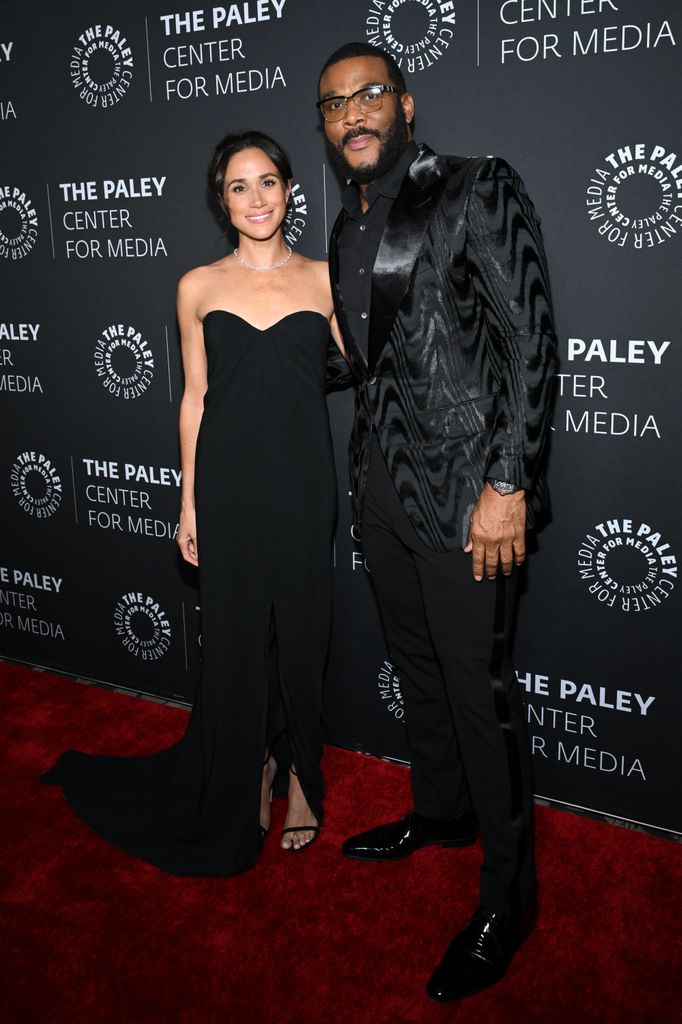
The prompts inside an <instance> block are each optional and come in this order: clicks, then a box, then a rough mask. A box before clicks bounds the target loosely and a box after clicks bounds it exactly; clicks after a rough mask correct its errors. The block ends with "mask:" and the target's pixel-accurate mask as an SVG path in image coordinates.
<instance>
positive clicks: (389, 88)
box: [315, 82, 405, 124]
mask: <svg viewBox="0 0 682 1024" xmlns="http://www.w3.org/2000/svg"><path fill="white" fill-rule="evenodd" d="M370 89H380V90H381V102H380V104H379V106H378V107H376V110H381V108H382V107H383V105H384V93H387V92H389V93H396V94H398V95H399V94H400V93H402V92H405V90H404V89H399V88H398V86H397V85H384V84H383V83H382V82H371V83H370V84H369V85H363V87H362V89H356V90H355V92H352V93H351V94H350V96H325V97H324V99H321V100H318V101H317V103H316V104H315V106H316V107H317V109H318V110H319V112H320V113H321V114H322V117H323V118H324V120H325V121H326V122H327V124H336V123H337V122H338V121H342V120H343V118H344V117H345V115H346V113H347V111H348V103H349V101H350V100H352V101H353V103H354V104H355V106H356V107H357V108H358V110H359V111H360V113H361V114H368V113H373V111H368V110H363V109H362V107H361V106H360V104H359V103H358V101H357V100H356V98H355V97H356V96H358V95H359V94H360V93H361V92H368V91H369V90H370ZM330 100H344V102H345V104H346V106H345V107H344V109H343V110H342V111H341V117H337V118H336V120H334V121H329V120H328V119H327V118H326V117H325V116H324V111H323V110H322V104H323V103H329V101H330Z"/></svg>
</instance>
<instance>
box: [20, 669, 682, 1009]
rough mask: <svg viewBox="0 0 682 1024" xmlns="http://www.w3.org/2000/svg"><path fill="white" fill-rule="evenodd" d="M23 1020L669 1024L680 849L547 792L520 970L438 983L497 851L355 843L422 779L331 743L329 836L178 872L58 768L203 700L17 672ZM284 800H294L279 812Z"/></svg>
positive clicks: (168, 738)
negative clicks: (240, 866) (109, 836)
mask: <svg viewBox="0 0 682 1024" xmlns="http://www.w3.org/2000/svg"><path fill="white" fill-rule="evenodd" d="M0 688H1V692H0V702H1V703H0V706H1V707H2V713H3V716H4V718H5V722H4V727H3V735H4V737H5V743H4V749H3V753H2V759H3V761H2V766H1V768H0V770H1V772H2V780H3V783H4V785H3V792H2V807H1V810H2V836H3V844H2V846H3V849H2V857H1V862H0V864H1V871H2V874H1V879H2V892H3V895H2V936H3V938H2V942H3V947H4V949H3V955H2V966H1V967H0V972H1V973H2V974H3V975H4V977H3V978H2V997H0V998H1V1003H0V1013H1V1014H2V1020H3V1022H6V1024H14V1022H19V1021H22V1022H24V1021H25V1022H29V1024H74V1022H79V1024H80V1022H82V1024H105V1022H107V1024H108V1022H112V1024H113V1022H116V1024H157V1022H158V1024H293V1022H296V1024H306V1022H309V1024H319V1022H329V1024H432V1022H433V1024H440V1022H449V1021H457V1022H458V1024H460V1022H461V1024H473V1022H476V1024H502V1022H504V1024H508V1022H510V1024H516V1022H517V1021H518V1022H519V1024H535V1022H537V1024H539V1022H543V1024H545V1022H549V1024H563V1022H566V1024H568V1022H570V1024H588V1022H594V1024H640V1022H641V1024H670V1022H673V1021H679V1020H682V1015H681V1013H680V1006H679V983H678V978H679V974H678V973H677V972H678V971H679V967H680V957H679V953H680V905H679V891H680V888H679V881H680V849H679V847H678V846H676V845H675V844H674V843H672V842H670V841H668V840H663V839H656V838H652V837H649V836H646V835H642V834H639V833H634V832H630V831H626V830H624V829H621V828H617V827H615V826H611V825H606V824H601V823H595V822H593V821H589V820H587V819H585V818H580V817H576V816H574V815H570V814H567V813H564V812H560V811H554V810H548V809H546V808H538V813H537V846H538V862H539V871H540V879H541V885H542V890H541V896H542V910H541V918H540V922H539V925H538V928H537V930H536V931H535V933H534V934H533V935H532V936H531V938H530V939H529V940H528V942H527V943H526V945H525V946H524V947H523V949H522V951H521V953H520V954H519V955H518V957H517V959H516V960H515V962H514V964H513V966H512V969H511V971H510V972H509V974H508V975H507V977H506V978H505V980H504V981H503V982H502V983H501V984H500V985H498V986H497V987H496V988H495V989H492V990H490V991H489V992H486V993H483V994H481V995H479V996H477V997H475V998H474V999H470V1000H467V1001H466V1002H463V1003H459V1004H451V1005H450V1006H438V1005H436V1004H433V1003H431V1002H430V1001H429V1000H428V999H427V997H426V996H425V995H424V994H423V988H424V984H425V982H426V980H427V979H428V977H429V974H430V972H431V970H432V968H433V967H434V966H435V964H436V963H437V961H438V960H439V958H440V955H441V954H442V952H443V951H444V949H445V947H446V945H447V943H448V941H449V939H450V937H451V935H452V934H453V933H454V931H455V930H456V929H457V928H458V927H459V926H461V925H462V924H464V923H465V921H466V920H467V918H468V916H469V913H470V912H471V911H472V910H473V908H474V906H475V903H476V891H477V876H478V860H479V851H478V849H477V848H475V847H474V848H469V849H468V850H464V851H448V850H435V849H434V850H425V851H422V852H420V853H419V854H417V855H416V856H414V857H412V858H411V859H410V860H407V861H403V862H400V863H398V864H392V865H383V866H379V865H371V864H368V865H365V864H360V863H357V862H350V861H346V860H344V859H343V858H342V857H341V855H340V854H339V844H340V842H341V840H342V839H343V838H344V837H345V836H346V835H348V834H349V833H352V832H353V831H356V830H358V829H360V828H365V827H368V826H369V825H371V824H374V823H376V822H378V821H380V820H382V819H386V818H390V817H395V816H397V814H398V813H399V812H401V811H402V810H403V809H404V808H406V807H407V806H408V804H409V790H408V774H407V771H406V770H405V769H403V768H400V767H398V766H395V765H390V764H386V763H384V762H381V761H377V760H375V759H372V758H367V757H363V756H361V755H357V754H352V753H348V752H345V751H340V750H335V749H333V748H330V749H327V751H326V752H325V757H324V768H325V773H326V778H327V787H328V798H327V803H326V807H327V819H326V823H325V828H324V830H323V832H322V834H321V836H320V838H319V839H318V841H317V842H316V843H315V845H314V846H313V847H312V848H311V849H310V850H307V851H306V852H304V853H301V854H286V853H284V852H283V851H280V850H279V848H278V846H277V840H276V832H275V835H273V836H271V838H270V839H269V841H268V843H267V845H266V849H265V851H264V854H263V856H262V858H261V860H260V861H259V863H258V865H257V867H256V868H255V869H254V870H252V871H250V872H247V873H246V874H244V875H241V876H238V877H236V878H228V879H201V878H198V879H178V878H171V877H168V876H166V875H163V874H162V873H161V872H160V871H158V870H157V869H156V868H153V867H151V866H148V865H146V864H142V863H140V862H138V861H136V860H134V859H133V858H132V857H130V856H128V855H127V854H124V853H121V852H119V851H118V850H116V849H114V848H113V847H110V846H109V845H107V844H106V843H105V842H104V841H103V840H101V839H99V837H98V836H96V835H94V834H93V833H91V832H90V831H89V830H87V829H86V827H85V826H84V825H82V824H81V822H80V821H79V820H78V819H76V818H75V817H74V816H73V815H72V814H71V813H70V812H69V811H68V809H67V807H66V805H65V802H64V800H63V798H62V795H61V792H60V790H59V789H58V788H56V787H54V788H53V787H46V786H42V785H40V784H39V783H38V775H39V773H40V772H41V771H42V770H43V769H45V768H47V767H48V766H49V765H50V763H51V762H52V760H53V759H54V758H55V756H56V755H57V754H59V753H60V752H61V751H62V750H64V749H65V748H67V747H70V746H74V747H79V748H81V749H84V750H90V751H97V752H101V753H129V754H133V753H144V752H146V751H151V750H155V749H157V748H160V747H162V746H166V745H168V744H170V743H171V742H173V741H174V740H175V739H176V738H177V737H178V736H180V734H181V733H182V731H183V729H184V724H185V720H186V714H185V712H183V711H179V710H176V709H172V708H168V707H165V706H162V705H158V704H153V703H149V702H147V701H141V700H136V699H135V698H132V697H127V696H122V695H120V694H115V693H110V692H107V691H106V690H102V689H98V688H95V687H92V686H84V685H82V684H78V683H75V682H71V681H69V680H64V679H58V678H55V677H52V676H48V675H44V674H40V673H35V672H32V671H30V670H26V669H22V668H18V667H13V666H10V665H1V666H0ZM282 816H283V808H282V807H281V805H280V804H279V802H278V804H277V805H276V811H275V822H274V824H275V828H276V826H277V825H281V822H282Z"/></svg>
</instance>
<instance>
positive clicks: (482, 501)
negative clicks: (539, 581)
mask: <svg viewBox="0 0 682 1024" xmlns="http://www.w3.org/2000/svg"><path fill="white" fill-rule="evenodd" d="M464 550H465V551H466V552H467V553H468V552H469V551H471V553H472V558H471V568H472V570H473V573H474V579H475V580H477V581H480V580H482V579H483V573H484V571H485V575H486V576H487V577H488V579H489V580H494V579H495V577H496V575H497V567H498V564H500V563H501V564H502V572H503V573H504V574H505V576H509V575H510V573H511V571H512V568H513V566H514V565H521V564H522V563H523V561H524V559H525V557H526V495H525V492H524V491H515V492H514V493H513V494H498V493H497V491H494V490H493V488H492V487H491V486H490V484H488V483H486V485H485V487H484V488H483V490H482V491H481V496H480V498H479V499H478V501H477V503H476V507H475V508H474V511H473V515H472V517H471V529H470V531H469V543H468V544H467V546H466V547H465V548H464Z"/></svg>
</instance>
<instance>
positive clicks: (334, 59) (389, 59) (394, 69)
mask: <svg viewBox="0 0 682 1024" xmlns="http://www.w3.org/2000/svg"><path fill="white" fill-rule="evenodd" d="M352 57H380V58H381V60H383V62H384V64H385V65H386V74H387V75H388V80H389V82H390V83H391V85H394V86H395V87H396V89H400V91H401V92H407V85H406V84H405V77H404V75H403V73H402V71H401V70H400V68H399V66H398V62H397V61H396V59H395V57H394V56H393V54H392V53H387V52H386V50H382V49H381V48H380V47H379V46H372V44H371V43H344V45H343V46H340V47H339V48H338V50H334V52H333V53H332V54H331V56H329V57H328V58H327V60H326V61H325V63H324V67H323V68H322V70H321V71H320V77H319V79H318V86H319V82H320V81H321V80H322V75H323V74H324V73H325V71H326V70H327V68H330V67H331V66H332V65H333V64H338V63H339V62H340V61H342V60H349V59H350V58H352Z"/></svg>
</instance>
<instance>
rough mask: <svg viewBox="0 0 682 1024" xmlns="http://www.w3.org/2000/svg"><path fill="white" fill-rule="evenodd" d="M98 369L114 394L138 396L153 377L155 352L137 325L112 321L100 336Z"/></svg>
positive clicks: (97, 348)
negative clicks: (113, 322)
mask: <svg viewBox="0 0 682 1024" xmlns="http://www.w3.org/2000/svg"><path fill="white" fill-rule="evenodd" d="M95 372H96V373H97V376H98V377H99V379H100V381H101V383H102V387H104V388H105V389H106V390H107V391H108V392H109V394H110V395H113V396H114V397H115V398H126V399H131V398H139V397H140V395H143V394H144V393H145V391H146V390H147V389H148V387H149V385H150V384H151V382H152V380H153V379H154V355H153V353H152V350H151V349H150V347H149V345H148V344H147V342H146V341H145V340H144V338H143V337H142V335H141V334H140V332H139V331H138V330H136V329H135V328H134V327H130V326H126V325H125V324H111V326H109V327H105V329H104V330H103V331H102V333H101V334H100V336H99V338H98V339H97V344H96V346H95Z"/></svg>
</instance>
